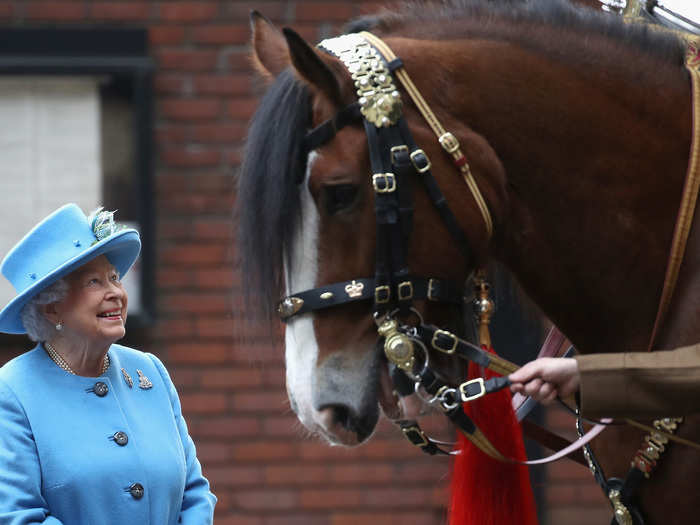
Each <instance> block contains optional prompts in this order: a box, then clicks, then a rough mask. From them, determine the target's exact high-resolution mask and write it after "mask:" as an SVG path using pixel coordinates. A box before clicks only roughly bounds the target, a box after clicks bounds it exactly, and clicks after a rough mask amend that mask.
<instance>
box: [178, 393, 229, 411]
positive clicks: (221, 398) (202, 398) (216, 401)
mask: <svg viewBox="0 0 700 525" xmlns="http://www.w3.org/2000/svg"><path fill="white" fill-rule="evenodd" d="M180 402H181V403H182V410H183V412H184V413H186V414H187V413H199V414H203V413H211V412H223V411H224V410H226V407H227V401H226V395H225V394H215V393H206V394H199V393H197V394H187V393H181V394H180Z"/></svg>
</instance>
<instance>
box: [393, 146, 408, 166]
mask: <svg viewBox="0 0 700 525" xmlns="http://www.w3.org/2000/svg"><path fill="white" fill-rule="evenodd" d="M389 152H390V153H391V163H392V164H393V165H394V166H395V165H396V164H398V162H396V161H397V160H398V159H397V155H398V154H399V153H401V152H405V153H408V146H406V145H405V144H402V145H400V146H394V147H393V148H391V149H390V150H389Z"/></svg>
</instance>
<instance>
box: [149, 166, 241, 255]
mask: <svg viewBox="0 0 700 525" xmlns="http://www.w3.org/2000/svg"><path fill="white" fill-rule="evenodd" d="M200 160H202V161H204V160H206V159H204V158H202V159H200ZM181 161H182V160H181ZM190 167H200V166H199V165H198V166H194V165H193V164H191V165H190ZM204 167H209V166H208V165H206V164H205V165H204ZM158 204H159V205H161V206H162V209H163V210H164V211H167V212H168V213H178V214H182V215H186V216H197V215H201V214H217V213H218V214H221V213H231V209H232V207H233V195H212V194H202V193H188V194H173V195H169V196H165V197H163V198H162V199H158ZM226 248H227V249H228V250H233V246H226ZM226 260H227V261H228V260H229V258H227V259H226Z"/></svg>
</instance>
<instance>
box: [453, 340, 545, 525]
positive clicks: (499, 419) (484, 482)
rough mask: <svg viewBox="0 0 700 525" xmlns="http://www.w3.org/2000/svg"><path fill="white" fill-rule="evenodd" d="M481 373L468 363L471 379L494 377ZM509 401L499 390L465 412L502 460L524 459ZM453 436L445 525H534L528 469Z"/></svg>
mask: <svg viewBox="0 0 700 525" xmlns="http://www.w3.org/2000/svg"><path fill="white" fill-rule="evenodd" d="M489 351H491V352H493V349H492V348H491V349H489ZM494 353H495V352H494ZM484 372H485V374H482V373H481V370H480V369H479V367H478V366H477V365H475V364H474V363H470V364H469V377H470V378H473V377H480V376H482V375H483V376H484V377H485V378H486V379H489V378H491V377H493V376H495V375H497V374H495V373H493V372H491V371H490V370H485V371H484ZM510 397H511V396H510V391H509V390H508V389H504V390H501V391H500V392H495V393H493V394H488V395H486V396H484V397H482V398H481V399H477V400H476V401H472V402H471V403H465V405H464V410H465V412H466V413H467V415H468V416H469V417H471V418H472V419H473V420H474V422H475V423H476V425H477V426H478V427H479V428H480V429H481V430H482V431H483V433H484V434H485V435H486V437H487V438H488V439H489V441H491V443H493V445H494V446H495V447H496V448H497V449H498V450H499V451H500V452H501V453H502V454H503V455H504V456H507V457H510V458H516V459H519V460H525V459H527V457H526V455H525V445H524V443H523V437H522V431H521V429H520V425H519V424H518V422H517V420H516V418H515V413H514V412H513V409H512V408H511V404H510ZM457 434H458V435H459V443H458V447H459V450H461V454H459V455H458V456H456V458H455V460H454V463H453V467H452V487H451V498H450V525H512V524H514V523H517V524H518V525H537V509H536V507H535V498H534V496H533V493H532V487H531V485H530V477H529V474H528V469H527V467H526V466H524V465H515V464H512V463H504V462H501V461H498V460H495V459H492V458H490V457H489V456H487V455H486V454H484V453H483V452H482V451H481V450H479V449H478V448H477V447H476V446H474V445H473V444H472V443H470V442H469V441H467V439H466V438H465V437H464V436H463V435H462V433H461V432H457Z"/></svg>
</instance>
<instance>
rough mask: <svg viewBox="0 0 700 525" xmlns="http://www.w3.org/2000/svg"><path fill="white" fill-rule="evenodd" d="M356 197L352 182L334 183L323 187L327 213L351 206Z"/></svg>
mask: <svg viewBox="0 0 700 525" xmlns="http://www.w3.org/2000/svg"><path fill="white" fill-rule="evenodd" d="M356 198H357V186H356V185H354V184H336V185H334V186H326V187H325V188H324V199H323V200H324V201H325V205H326V211H327V212H328V215H334V214H336V213H338V212H339V211H343V210H346V209H348V208H349V207H350V206H352V205H353V204H354V202H355V199H356Z"/></svg>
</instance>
